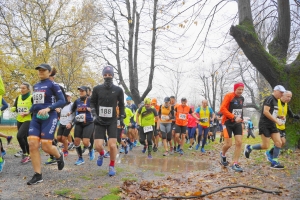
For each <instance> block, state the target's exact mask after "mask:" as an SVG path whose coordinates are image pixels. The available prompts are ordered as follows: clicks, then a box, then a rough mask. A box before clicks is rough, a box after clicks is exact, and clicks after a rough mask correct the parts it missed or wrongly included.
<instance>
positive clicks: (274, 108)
mask: <svg viewBox="0 0 300 200" xmlns="http://www.w3.org/2000/svg"><path fill="white" fill-rule="evenodd" d="M264 106H268V107H270V110H269V112H270V113H271V115H273V116H274V117H275V118H276V117H277V113H278V101H277V99H276V98H275V97H274V96H273V95H271V96H268V97H267V98H266V99H265V100H264V103H263V106H262V111H261V115H260V119H259V124H260V125H267V126H274V125H275V122H273V121H271V120H270V119H269V118H267V117H266V116H265V115H264V114H263V112H264Z"/></svg>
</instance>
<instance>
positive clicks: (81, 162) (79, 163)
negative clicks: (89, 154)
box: [75, 158, 84, 165]
mask: <svg viewBox="0 0 300 200" xmlns="http://www.w3.org/2000/svg"><path fill="white" fill-rule="evenodd" d="M82 164H84V160H83V158H78V160H77V161H76V162H75V165H82Z"/></svg>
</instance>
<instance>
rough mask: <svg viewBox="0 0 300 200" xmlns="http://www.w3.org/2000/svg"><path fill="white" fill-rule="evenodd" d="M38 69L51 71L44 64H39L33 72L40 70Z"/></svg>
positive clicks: (48, 66)
mask: <svg viewBox="0 0 300 200" xmlns="http://www.w3.org/2000/svg"><path fill="white" fill-rule="evenodd" d="M40 68H42V69H46V70H48V71H49V72H51V70H52V68H51V66H50V65H48V64H46V63H43V64H40V65H39V66H37V67H36V68H35V70H38V69H40Z"/></svg>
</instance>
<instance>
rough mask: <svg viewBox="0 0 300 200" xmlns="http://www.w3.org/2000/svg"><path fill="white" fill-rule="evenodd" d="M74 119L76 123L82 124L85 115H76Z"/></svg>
mask: <svg viewBox="0 0 300 200" xmlns="http://www.w3.org/2000/svg"><path fill="white" fill-rule="evenodd" d="M75 119H76V121H77V122H84V119H85V114H79V115H76V117H75Z"/></svg>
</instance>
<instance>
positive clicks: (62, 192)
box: [54, 188, 72, 195]
mask: <svg viewBox="0 0 300 200" xmlns="http://www.w3.org/2000/svg"><path fill="white" fill-rule="evenodd" d="M71 192H72V189H69V188H63V189H60V190H55V191H54V193H55V194H57V195H69V194H70V193H71Z"/></svg>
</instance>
